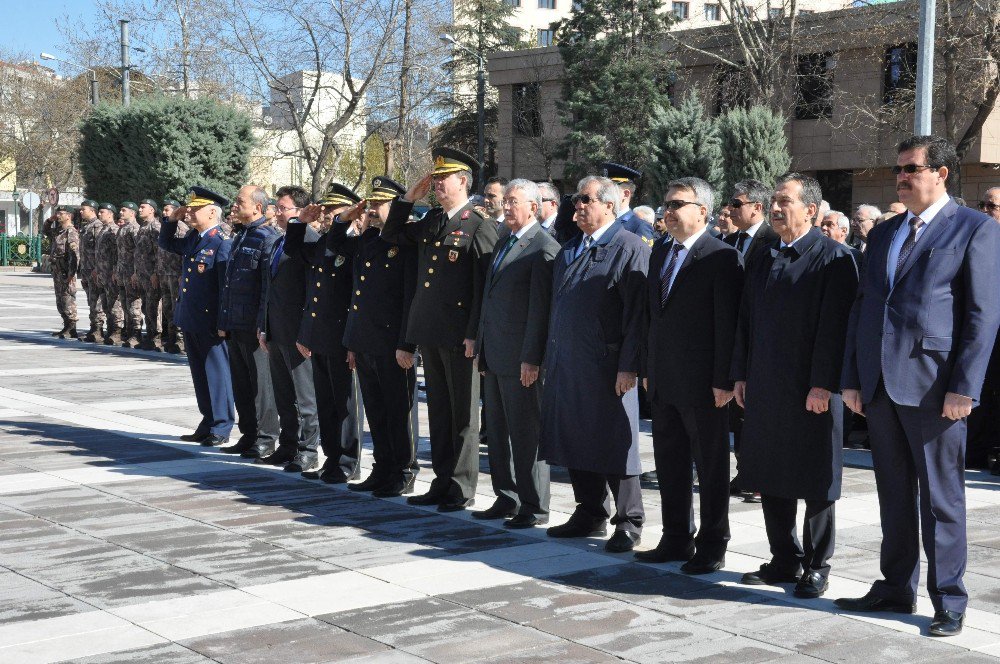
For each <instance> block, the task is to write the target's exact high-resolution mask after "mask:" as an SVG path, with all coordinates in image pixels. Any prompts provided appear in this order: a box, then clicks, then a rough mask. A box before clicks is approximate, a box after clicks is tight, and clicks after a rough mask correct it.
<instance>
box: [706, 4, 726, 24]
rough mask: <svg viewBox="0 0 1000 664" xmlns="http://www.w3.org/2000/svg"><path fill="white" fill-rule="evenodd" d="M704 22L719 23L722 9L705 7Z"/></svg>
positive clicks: (709, 5)
mask: <svg viewBox="0 0 1000 664" xmlns="http://www.w3.org/2000/svg"><path fill="white" fill-rule="evenodd" d="M705 20H706V21H721V20H722V7H720V6H719V5H711V4H708V5H705Z"/></svg>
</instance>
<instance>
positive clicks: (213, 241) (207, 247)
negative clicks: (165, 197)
mask: <svg viewBox="0 0 1000 664" xmlns="http://www.w3.org/2000/svg"><path fill="white" fill-rule="evenodd" d="M176 232H177V222H176V221H164V222H163V223H162V224H161V225H160V236H159V238H158V243H159V245H160V248H161V249H164V250H165V251H169V252H172V253H175V254H180V255H181V256H182V257H183V260H182V261H181V276H180V284H179V285H180V290H179V292H178V294H177V305H176V306H175V307H174V322H175V323H176V324H177V326H178V327H179V328H181V329H182V330H184V331H185V332H209V333H211V334H213V335H214V334H216V333H217V331H218V329H219V327H218V317H219V290H220V288H221V285H222V281H223V279H224V277H225V274H226V263H227V262H228V261H229V251H230V247H231V246H232V240H229V239H228V238H226V237H225V236H224V235H223V234H222V232H221V229H220V228H219V227H218V226H216V227H215V228H212V229H210V230H209V231H208V232H207V233H206V234H205V236H204V237H202V236H201V234H200V233H198V231H196V230H194V229H192V230H190V231H188V233H187V235H185V236H184V237H181V238H178V237H174V235H175V234H176Z"/></svg>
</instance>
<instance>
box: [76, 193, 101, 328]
mask: <svg viewBox="0 0 1000 664" xmlns="http://www.w3.org/2000/svg"><path fill="white" fill-rule="evenodd" d="M80 217H81V218H82V219H83V230H81V231H80V280H81V282H82V283H83V290H84V291H85V292H86V293H87V306H88V308H89V309H90V330H88V331H87V335H86V336H85V337H82V338H81V340H82V341H88V342H91V343H94V342H100V341H104V320H105V317H104V307H103V306H102V302H101V289H100V287H99V286H98V285H97V236H98V235H99V234H100V233H101V231H102V230H103V229H104V224H103V223H102V222H101V220H100V219H98V218H97V202H96V201H92V200H90V199H87V200H85V201H84V202H83V203H81V204H80Z"/></svg>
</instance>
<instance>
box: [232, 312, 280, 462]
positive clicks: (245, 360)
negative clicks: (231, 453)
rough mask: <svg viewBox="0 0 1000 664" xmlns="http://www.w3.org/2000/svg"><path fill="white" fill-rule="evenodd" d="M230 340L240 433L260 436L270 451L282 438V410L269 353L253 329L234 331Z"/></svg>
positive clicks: (259, 440) (259, 445)
mask: <svg viewBox="0 0 1000 664" xmlns="http://www.w3.org/2000/svg"><path fill="white" fill-rule="evenodd" d="M227 344H228V345H229V370H230V372H231V373H232V376H233V398H234V399H235V401H236V412H237V414H239V427H240V436H241V437H242V438H251V439H253V440H256V441H257V442H256V445H257V451H258V452H261V453H265V454H266V453H269V452H270V451H271V450H272V449H274V441H276V440H277V439H278V410H277V408H276V407H275V405H274V389H273V387H272V386H271V368H270V366H269V365H268V357H267V356H268V354H267V352H265V351H264V349H263V348H261V347H260V343H258V341H257V336H256V334H255V333H254V332H251V331H249V330H235V331H233V332H231V333H230V335H229V341H228V342H227Z"/></svg>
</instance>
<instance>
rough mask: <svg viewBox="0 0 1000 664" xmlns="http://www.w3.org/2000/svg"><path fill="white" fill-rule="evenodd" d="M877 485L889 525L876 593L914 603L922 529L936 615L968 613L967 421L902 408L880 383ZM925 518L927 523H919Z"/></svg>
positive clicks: (875, 402)
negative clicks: (940, 611) (942, 611)
mask: <svg viewBox="0 0 1000 664" xmlns="http://www.w3.org/2000/svg"><path fill="white" fill-rule="evenodd" d="M867 415H868V433H869V435H870V437H871V445H872V462H873V463H874V466H875V486H876V488H877V489H878V501H879V512H880V515H881V519H882V551H881V568H882V575H883V576H884V577H885V579H884V580H881V581H876V582H875V586H874V588H873V590H874V592H876V593H877V594H878V596H880V597H883V598H885V599H893V600H899V601H902V602H912V601H913V599H914V598H915V597H916V595H917V582H918V581H919V578H920V539H919V536H920V531H921V530H922V531H923V544H924V553H925V554H926V556H927V593H928V594H929V595H930V598H931V602H932V603H933V605H934V609H935V610H938V611H939V610H942V609H944V610H947V611H958V612H960V613H961V612H964V611H965V608H966V605H967V604H968V601H969V594H968V592H966V590H965V584H964V583H963V581H962V576H963V575H964V574H965V565H966V561H967V543H966V532H965V434H966V428H965V421H964V420H959V421H957V422H954V421H952V420H949V419H947V418H944V417H941V409H940V408H914V407H910V406H900V405H899V404H896V403H894V402H893V401H892V399H890V398H889V395H888V394H887V393H886V391H885V387H884V386H883V385H882V384H881V383H880V384H879V386H878V389H877V390H876V391H875V396H874V397H873V398H872V401H871V403H870V404H868V409H867ZM918 519H919V521H918Z"/></svg>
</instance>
